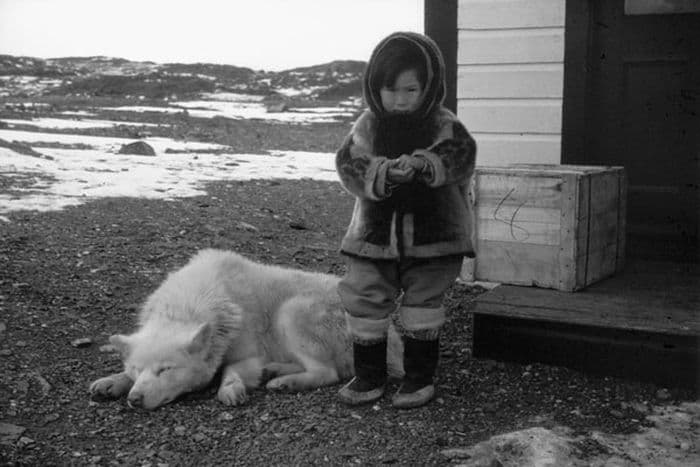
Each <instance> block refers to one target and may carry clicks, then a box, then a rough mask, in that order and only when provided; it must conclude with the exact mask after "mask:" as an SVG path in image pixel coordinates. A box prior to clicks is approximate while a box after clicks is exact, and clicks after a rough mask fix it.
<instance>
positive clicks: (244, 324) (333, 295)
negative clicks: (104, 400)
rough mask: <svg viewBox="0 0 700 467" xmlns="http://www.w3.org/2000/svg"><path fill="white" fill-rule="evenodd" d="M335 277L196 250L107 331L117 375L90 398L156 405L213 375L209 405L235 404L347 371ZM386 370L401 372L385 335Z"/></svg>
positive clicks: (94, 388)
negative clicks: (135, 318)
mask: <svg viewBox="0 0 700 467" xmlns="http://www.w3.org/2000/svg"><path fill="white" fill-rule="evenodd" d="M338 280H339V278H338V277H336V276H332V275H329V274H320V273H312V272H304V271H299V270H293V269H287V268H282V267H278V266H270V265H263V264H259V263H255V262H252V261H250V260H248V259H246V258H244V257H242V256H240V255H238V254H235V253H232V252H226V251H220V250H203V251H201V252H199V253H198V254H197V255H195V256H194V257H193V258H192V259H191V260H190V262H189V263H188V264H187V265H186V266H184V267H183V268H182V269H180V270H178V271H175V272H174V273H171V274H170V275H169V276H168V278H167V279H166V280H165V282H163V284H162V285H161V286H160V287H159V288H158V289H157V290H156V291H155V292H154V293H153V294H152V295H151V296H150V297H149V298H148V299H147V301H146V303H145V304H144V306H143V308H142V310H141V313H140V320H139V329H138V330H137V331H136V332H135V333H134V334H131V335H128V336H126V335H114V336H112V337H111V338H110V342H111V343H112V344H113V345H114V346H116V347H117V348H118V349H119V351H120V352H121V355H122V359H123V361H124V371H123V372H122V373H118V374H114V375H110V376H107V377H105V378H100V379H98V380H97V381H95V382H93V383H92V385H91V386H90V392H91V393H92V395H93V396H108V397H121V396H122V395H125V394H127V393H128V402H129V405H131V406H135V407H143V408H146V409H155V408H157V407H160V406H161V405H164V404H167V403H168V402H170V401H172V400H173V399H175V398H176V397H178V396H180V395H182V394H184V393H187V392H190V391H193V390H196V389H199V388H202V387H204V386H206V385H207V384H209V383H210V382H211V381H212V379H213V378H214V375H215V374H216V373H217V371H218V370H219V369H222V380H221V386H220V387H219V390H218V394H217V396H218V399H219V400H220V401H221V402H223V403H224V404H227V405H237V404H241V403H243V402H244V401H245V400H246V397H247V390H249V389H252V388H256V387H258V386H259V385H260V384H262V383H264V382H265V381H266V380H268V381H267V384H266V387H267V388H269V389H287V390H292V391H301V390H305V389H312V388H316V387H319V386H323V385H328V384H334V383H337V382H339V381H341V380H344V379H347V378H350V377H351V376H352V374H353V361H352V344H351V340H350V335H349V333H348V330H347V327H346V324H345V317H344V314H343V311H342V308H341V305H340V300H339V298H338V294H337V291H336V288H337V285H338ZM389 341H390V342H389V351H388V365H389V373H390V375H392V376H400V375H401V373H402V371H403V370H402V364H401V353H402V348H401V342H400V338H399V337H398V334H397V333H396V332H395V330H393V329H392V330H391V333H390V338H389Z"/></svg>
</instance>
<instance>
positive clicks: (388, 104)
mask: <svg viewBox="0 0 700 467" xmlns="http://www.w3.org/2000/svg"><path fill="white" fill-rule="evenodd" d="M379 93H380V95H381V98H382V105H383V106H384V110H386V111H387V112H389V113H409V112H413V111H414V110H416V109H417V108H418V106H419V105H420V104H421V101H422V99H421V95H422V94H423V88H422V86H421V84H420V81H418V75H417V73H416V71H415V70H406V71H403V72H401V73H399V75H398V76H397V77H396V82H394V85H393V86H392V87H386V86H384V87H383V88H382V89H381V90H380V91H379Z"/></svg>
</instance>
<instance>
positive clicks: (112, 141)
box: [0, 129, 228, 153]
mask: <svg viewBox="0 0 700 467" xmlns="http://www.w3.org/2000/svg"><path fill="white" fill-rule="evenodd" d="M0 138H2V139H4V140H5V141H19V142H21V143H27V144H29V145H30V146H32V145H33V144H36V143H42V142H45V143H59V144H65V145H72V144H84V145H88V146H92V147H93V148H94V149H98V150H100V151H103V152H108V153H116V152H117V151H119V148H121V146H122V145H123V144H129V143H133V142H134V141H136V139H133V138H115V137H109V136H87V135H71V134H62V133H39V132H34V131H20V130H6V129H0ZM138 141H144V142H146V143H148V144H150V145H151V146H152V147H153V149H154V150H155V151H156V153H162V152H165V150H166V149H173V150H176V151H186V150H211V151H216V150H225V149H226V148H228V146H223V145H221V144H213V143H200V142H197V141H176V140H174V139H170V138H157V137H148V138H142V139H139V140H138ZM37 151H39V152H41V153H47V150H46V149H45V148H37Z"/></svg>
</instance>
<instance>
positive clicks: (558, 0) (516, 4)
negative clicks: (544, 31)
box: [457, 0, 565, 29]
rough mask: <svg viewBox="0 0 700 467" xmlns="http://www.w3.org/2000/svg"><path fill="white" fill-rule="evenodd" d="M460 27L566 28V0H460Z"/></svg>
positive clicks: (458, 20)
mask: <svg viewBox="0 0 700 467" xmlns="http://www.w3.org/2000/svg"><path fill="white" fill-rule="evenodd" d="M458 8H459V9H458V15H457V27H458V28H459V29H505V28H540V27H553V26H561V27H564V11H565V10H564V1H563V0H460V2H459V7H458Z"/></svg>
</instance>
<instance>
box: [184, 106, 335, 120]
mask: <svg viewBox="0 0 700 467" xmlns="http://www.w3.org/2000/svg"><path fill="white" fill-rule="evenodd" d="M175 105H178V106H180V107H185V108H187V109H188V113H189V115H190V116H192V117H200V118H213V117H227V118H233V119H260V120H272V121H280V122H297V123H319V122H334V121H336V118H338V117H345V116H348V112H347V110H346V109H340V108H338V109H336V111H335V112H334V113H331V112H326V113H325V114H323V115H319V114H318V113H316V112H313V111H308V110H309V109H298V110H295V111H286V112H268V111H267V109H266V107H265V105H264V104H260V103H256V102H221V101H188V102H176V103H175Z"/></svg>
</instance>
